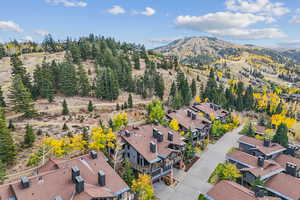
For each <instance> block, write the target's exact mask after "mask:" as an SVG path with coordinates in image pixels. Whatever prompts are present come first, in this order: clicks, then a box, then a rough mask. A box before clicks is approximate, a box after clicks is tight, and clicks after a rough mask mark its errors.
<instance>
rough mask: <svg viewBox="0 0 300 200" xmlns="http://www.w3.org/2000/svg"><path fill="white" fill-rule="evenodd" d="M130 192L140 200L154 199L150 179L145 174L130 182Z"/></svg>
mask: <svg viewBox="0 0 300 200" xmlns="http://www.w3.org/2000/svg"><path fill="white" fill-rule="evenodd" d="M131 190H132V192H134V193H136V194H137V196H138V199H140V200H154V199H155V196H154V189H153V187H152V181H151V177H150V176H149V175H147V174H139V178H138V179H136V180H133V181H132V186H131Z"/></svg>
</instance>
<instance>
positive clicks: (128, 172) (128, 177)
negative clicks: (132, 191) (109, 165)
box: [122, 160, 135, 186]
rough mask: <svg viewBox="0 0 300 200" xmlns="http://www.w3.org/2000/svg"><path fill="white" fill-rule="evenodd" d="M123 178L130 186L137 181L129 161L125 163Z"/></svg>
mask: <svg viewBox="0 0 300 200" xmlns="http://www.w3.org/2000/svg"><path fill="white" fill-rule="evenodd" d="M122 178H123V180H124V181H125V182H126V183H127V184H128V185H129V186H131V184H132V181H133V180H134V179H135V175H134V171H133V169H132V167H131V165H130V162H129V161H128V160H126V161H125V164H124V172H123V176H122Z"/></svg>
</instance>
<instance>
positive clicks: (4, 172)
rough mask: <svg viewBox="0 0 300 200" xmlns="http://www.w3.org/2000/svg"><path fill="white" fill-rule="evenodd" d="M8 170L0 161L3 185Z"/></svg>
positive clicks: (0, 176) (0, 174)
mask: <svg viewBox="0 0 300 200" xmlns="http://www.w3.org/2000/svg"><path fill="white" fill-rule="evenodd" d="M0 58H1V57H0ZM6 168H7V166H6V165H5V164H4V163H3V162H2V161H0V184H3V183H4V181H5V179H6Z"/></svg>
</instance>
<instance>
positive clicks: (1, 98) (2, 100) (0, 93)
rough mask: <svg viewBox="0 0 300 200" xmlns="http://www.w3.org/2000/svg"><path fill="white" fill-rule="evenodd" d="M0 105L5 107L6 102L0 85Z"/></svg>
mask: <svg viewBox="0 0 300 200" xmlns="http://www.w3.org/2000/svg"><path fill="white" fill-rule="evenodd" d="M0 107H6V103H5V100H4V96H3V91H2V88H1V86H0Z"/></svg>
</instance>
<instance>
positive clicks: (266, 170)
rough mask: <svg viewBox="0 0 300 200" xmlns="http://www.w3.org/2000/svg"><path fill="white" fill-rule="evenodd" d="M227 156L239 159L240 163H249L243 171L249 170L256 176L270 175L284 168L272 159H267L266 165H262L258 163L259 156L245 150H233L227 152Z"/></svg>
mask: <svg viewBox="0 0 300 200" xmlns="http://www.w3.org/2000/svg"><path fill="white" fill-rule="evenodd" d="M227 158H231V159H234V160H236V161H239V162H240V163H242V164H244V165H247V166H248V167H247V168H244V169H242V170H241V171H249V172H251V173H252V174H253V175H255V176H256V177H259V176H261V177H263V178H264V177H268V176H270V175H274V174H277V173H280V172H281V171H283V170H284V169H283V168H282V167H281V166H280V165H279V164H278V163H276V162H274V161H272V160H265V161H264V166H263V167H260V166H258V164H257V159H258V158H257V157H255V156H252V155H250V154H248V153H245V152H243V151H233V152H231V153H228V154H227Z"/></svg>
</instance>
